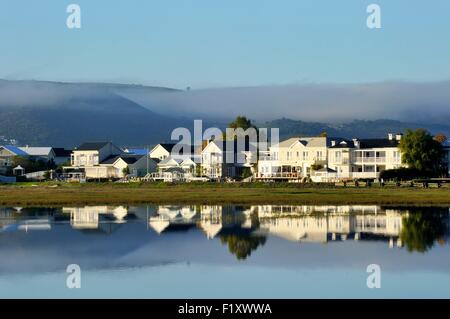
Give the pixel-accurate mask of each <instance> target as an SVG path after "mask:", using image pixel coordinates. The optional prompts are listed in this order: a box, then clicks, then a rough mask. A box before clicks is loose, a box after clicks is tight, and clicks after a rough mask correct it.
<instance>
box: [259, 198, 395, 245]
mask: <svg viewBox="0 0 450 319" xmlns="http://www.w3.org/2000/svg"><path fill="white" fill-rule="evenodd" d="M403 216H404V214H401V213H400V212H399V211H396V210H389V209H388V210H383V209H381V208H380V207H378V206H259V207H258V217H259V218H258V219H259V227H260V230H261V231H263V232H266V233H268V234H272V235H275V236H279V237H282V238H284V239H287V240H292V241H301V242H328V241H330V240H331V241H334V240H347V239H354V240H385V241H388V242H389V246H390V247H393V246H394V241H396V244H397V246H399V247H401V246H402V243H401V241H400V239H399V236H400V231H401V227H402V219H403Z"/></svg>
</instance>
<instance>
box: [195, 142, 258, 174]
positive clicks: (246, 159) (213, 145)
mask: <svg viewBox="0 0 450 319" xmlns="http://www.w3.org/2000/svg"><path fill="white" fill-rule="evenodd" d="M230 144H231V145H230ZM253 156H254V155H253V152H250V151H249V147H248V144H247V145H246V146H245V147H244V150H238V147H237V143H236V142H233V141H231V142H230V141H228V142H227V141H223V140H215V141H211V142H209V143H208V144H207V145H206V146H205V147H204V148H203V150H202V153H201V161H202V175H204V176H207V177H208V178H211V179H223V178H227V177H229V178H236V177H239V176H241V174H242V173H243V171H244V169H250V170H251V169H252V166H253V165H252V164H253V163H252V159H253ZM255 163H256V161H255Z"/></svg>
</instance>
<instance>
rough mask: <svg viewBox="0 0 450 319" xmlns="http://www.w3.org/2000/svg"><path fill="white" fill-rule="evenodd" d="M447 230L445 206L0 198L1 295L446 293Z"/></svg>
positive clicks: (449, 273) (449, 264) (449, 269)
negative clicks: (65, 203) (50, 202)
mask: <svg viewBox="0 0 450 319" xmlns="http://www.w3.org/2000/svg"><path fill="white" fill-rule="evenodd" d="M448 239H449V207H398V208H396V207H381V206H274V205H269V206H202V205H199V206H176V205H173V206H152V205H143V206H95V207H89V206H87V207H63V208H20V207H0V256H1V257H0V298H15V297H23V298H51V297H57V298H93V297H101V298H347V297H355V298H391V297H394V298H397V297H398V298H401V297H405V298H409V297H411V298H416V297H423V298H428V297H430V298H431V297H437V298H441V297H442V298H449V297H450V245H449V243H448ZM70 264H76V265H79V267H80V269H81V275H80V283H81V288H80V289H69V288H67V284H66V281H67V278H68V276H69V275H70V274H69V273H67V272H66V270H67V267H68V265H70ZM371 264H377V265H379V266H380V269H381V276H380V284H381V287H380V288H379V289H376V288H375V289H369V288H368V286H367V278H368V277H369V276H370V275H371V273H368V272H367V267H368V265H371Z"/></svg>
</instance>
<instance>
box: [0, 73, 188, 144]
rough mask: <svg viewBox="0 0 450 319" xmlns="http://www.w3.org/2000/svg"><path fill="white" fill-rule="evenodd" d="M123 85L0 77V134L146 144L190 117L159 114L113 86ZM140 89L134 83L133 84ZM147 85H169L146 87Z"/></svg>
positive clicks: (42, 140)
mask: <svg viewBox="0 0 450 319" xmlns="http://www.w3.org/2000/svg"><path fill="white" fill-rule="evenodd" d="M118 87H120V88H123V86H118V85H110V84H77V83H74V84H67V83H55V82H40V81H18V82H15V81H0V135H5V136H7V137H9V138H16V139H18V140H19V141H20V142H22V143H27V144H30V145H56V146H67V147H73V146H76V145H78V144H80V143H82V142H84V141H98V140H111V141H114V142H115V143H118V144H121V145H147V144H148V143H157V142H159V141H164V140H167V139H169V138H170V136H168V135H167V132H170V131H171V130H172V129H173V128H176V127H178V126H183V127H184V126H188V125H190V123H191V121H188V120H187V119H184V118H182V117H171V116H165V115H160V114H157V113H155V112H152V111H151V110H149V108H145V107H142V106H141V105H139V104H137V103H135V102H133V101H130V100H128V99H126V98H124V97H122V96H120V95H118V94H116V93H115V92H114V90H116V89H117V88H118ZM136 89H140V87H136ZM146 90H148V91H154V92H161V91H170V89H166V88H146Z"/></svg>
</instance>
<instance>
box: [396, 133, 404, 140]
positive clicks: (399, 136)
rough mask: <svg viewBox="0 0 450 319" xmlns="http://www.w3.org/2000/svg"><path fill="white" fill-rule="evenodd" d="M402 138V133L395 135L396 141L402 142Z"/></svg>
mask: <svg viewBox="0 0 450 319" xmlns="http://www.w3.org/2000/svg"><path fill="white" fill-rule="evenodd" d="M402 136H403V134H402V133H397V134H396V135H395V139H396V140H397V141H400V140H401V139H402Z"/></svg>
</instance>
